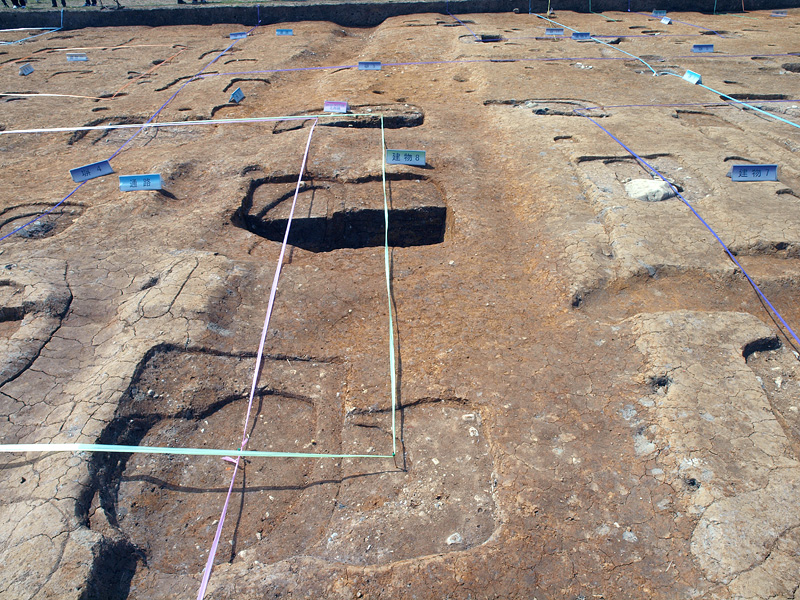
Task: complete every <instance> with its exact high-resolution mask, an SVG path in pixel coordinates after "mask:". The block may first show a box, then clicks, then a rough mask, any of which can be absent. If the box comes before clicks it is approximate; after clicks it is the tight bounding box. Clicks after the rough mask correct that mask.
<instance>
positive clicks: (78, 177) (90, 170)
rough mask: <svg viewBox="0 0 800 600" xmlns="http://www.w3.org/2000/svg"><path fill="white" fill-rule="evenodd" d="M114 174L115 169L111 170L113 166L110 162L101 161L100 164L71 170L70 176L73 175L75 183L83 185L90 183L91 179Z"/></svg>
mask: <svg viewBox="0 0 800 600" xmlns="http://www.w3.org/2000/svg"><path fill="white" fill-rule="evenodd" d="M113 172H114V169H112V168H111V165H110V164H108V161H107V160H101V161H100V162H96V163H92V164H90V165H84V166H82V167H76V168H75V169H71V170H70V172H69V174H70V175H72V181H74V182H75V183H81V182H83V181H88V180H89V179H94V178H95V177H103V175H110V174H111V173H113Z"/></svg>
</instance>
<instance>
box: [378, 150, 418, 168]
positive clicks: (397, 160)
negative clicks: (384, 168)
mask: <svg viewBox="0 0 800 600" xmlns="http://www.w3.org/2000/svg"><path fill="white" fill-rule="evenodd" d="M386 163H387V164H390V165H417V166H425V164H426V160H425V151H424V150H387V151H386Z"/></svg>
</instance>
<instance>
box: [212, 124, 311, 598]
mask: <svg viewBox="0 0 800 600" xmlns="http://www.w3.org/2000/svg"><path fill="white" fill-rule="evenodd" d="M318 122H319V120H318V119H314V123H313V125H311V131H309V132H308V141H307V142H306V151H305V153H304V154H303V164H302V166H301V167H300V175H299V176H298V178H297V187H296V188H295V190H294V199H293V200H292V208H291V210H290V211H289V220H288V221H287V222H286V232H285V233H284V234H283V244H282V245H281V253H280V257H279V258H278V266H277V267H276V268H275V276H274V277H273V278H272V289H270V292H269V303H268V304H267V314H266V316H265V317H264V327H263V329H262V330H261V341H260V342H259V345H258V354H257V356H256V368H255V371H254V372H253V385H252V386H251V387H250V398H249V400H248V403H247V416H246V417H245V420H244V433H243V434H242V446H241V448H240V450H244V448H245V446H246V445H247V442H248V441H249V438H248V437H247V427H248V425H249V424H250V413H251V412H252V409H253V399H254V398H255V395H256V390H257V389H258V378H259V375H260V373H261V361H262V358H263V355H264V344H265V343H266V341H267V330H268V329H269V322H270V319H271V318H272V309H273V308H274V306H275V295H276V294H277V292H278V279H280V276H281V268H282V267H283V259H284V256H285V255H286V247H287V246H288V245H289V229H290V228H291V226H292V218H293V217H294V209H295V207H296V206H297V196H298V194H299V193H300V185H301V184H302V183H303V174H304V173H305V170H306V162H307V161H308V149H309V148H310V147H311V136H312V135H313V134H314V128H315V127H316V126H317V123H318ZM226 459H227V460H229V461H230V462H232V463H233V465H234V466H233V476H232V477H231V485H230V486H229V487H228V496H227V497H226V498H225V504H224V505H223V507H222V514H221V515H220V517H219V525H217V532H216V534H215V535H214V542H213V543H212V544H211V549H210V550H209V552H208V560H207V561H206V568H205V569H204V570H203V580H202V582H201V584H200V590H199V591H198V592H197V600H203V597H204V596H205V593H206V588H207V587H208V580H209V579H210V578H211V569H212V568H213V567H214V557H215V556H216V555H217V547H218V546H219V539H220V537H221V536H222V526H223V525H224V524H225V516H226V515H227V514H228V504H229V503H230V500H231V495H232V494H233V484H234V481H235V480H236V474H237V473H238V471H239V461H240V460H241V457H240V456H237V457H236V460H232V459H230V458H227V457H226ZM223 460H225V459H223Z"/></svg>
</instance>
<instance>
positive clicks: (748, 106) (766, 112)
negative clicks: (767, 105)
mask: <svg viewBox="0 0 800 600" xmlns="http://www.w3.org/2000/svg"><path fill="white" fill-rule="evenodd" d="M697 85H699V86H700V87H701V88H705V89H707V90H708V91H710V92H714V93H715V94H719V95H720V96H722V97H723V98H726V99H728V100H730V101H731V102H736V103H738V104H741V105H743V106H746V107H747V108H752V109H753V110H755V111H758V112H760V113H762V114H765V115H767V116H768V117H772V118H773V119H775V120H777V121H782V122H783V123H786V124H787V125H791V126H792V127H797V128H798V129H800V125H798V124H797V123H795V122H794V121H790V120H789V119H784V118H783V117H779V116H778V115H773V114H772V113H771V112H769V111H766V110H762V109H760V108H758V107H757V106H753V105H752V104H748V103H747V102H742V101H741V100H737V99H736V98H731V97H730V96H728V95H727V94H723V93H722V92H719V91H717V90H715V89H714V88H710V87H708V86H707V85H703V84H702V83H698V84H697Z"/></svg>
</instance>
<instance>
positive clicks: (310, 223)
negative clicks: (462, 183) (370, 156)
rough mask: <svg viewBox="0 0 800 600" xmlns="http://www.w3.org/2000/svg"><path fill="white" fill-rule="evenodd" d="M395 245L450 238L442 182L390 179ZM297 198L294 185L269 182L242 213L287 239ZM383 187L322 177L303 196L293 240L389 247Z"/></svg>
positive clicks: (309, 245) (325, 246)
mask: <svg viewBox="0 0 800 600" xmlns="http://www.w3.org/2000/svg"><path fill="white" fill-rule="evenodd" d="M386 185H387V195H388V202H389V235H388V238H389V240H388V241H389V245H390V246H397V247H408V246H427V245H432V244H439V243H441V242H442V241H444V233H445V229H446V220H447V206H446V205H445V202H444V198H443V197H442V194H441V193H440V192H439V190H438V189H437V188H436V186H435V185H434V184H433V183H432V182H430V181H427V180H424V179H403V180H394V181H387V184H386ZM293 197H294V185H293V184H269V185H261V186H258V187H256V188H255V190H254V191H253V192H252V195H251V196H250V198H249V201H248V197H245V198H244V199H243V201H242V207H241V210H240V212H239V218H240V219H241V221H243V223H240V224H242V225H244V227H245V228H246V229H248V230H250V231H252V232H253V233H255V234H256V235H259V236H261V237H264V238H267V239H269V240H272V241H276V242H281V241H283V236H284V233H285V231H286V225H287V221H288V217H289V211H290V210H291V205H292V199H293ZM385 230H386V224H385V217H384V207H383V186H382V182H381V180H380V179H377V178H376V179H371V180H368V181H364V182H360V183H339V182H326V181H317V182H314V181H312V182H309V183H307V184H305V185H304V186H303V187H302V188H301V191H300V193H299V195H298V197H297V207H296V209H295V216H294V218H293V219H292V227H291V230H290V232H289V243H290V244H292V245H294V246H297V247H299V248H303V249H305V250H310V251H312V252H328V251H331V250H337V249H341V248H367V247H373V246H383V245H384V242H385Z"/></svg>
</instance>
